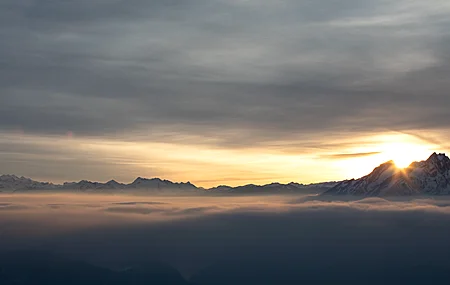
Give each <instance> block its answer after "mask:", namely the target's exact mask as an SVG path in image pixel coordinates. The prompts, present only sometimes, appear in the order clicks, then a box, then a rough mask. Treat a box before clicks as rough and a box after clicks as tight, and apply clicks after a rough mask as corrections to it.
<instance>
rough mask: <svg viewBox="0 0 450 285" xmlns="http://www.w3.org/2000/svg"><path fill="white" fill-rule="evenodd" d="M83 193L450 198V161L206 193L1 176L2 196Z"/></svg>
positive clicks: (142, 183)
mask: <svg viewBox="0 0 450 285" xmlns="http://www.w3.org/2000/svg"><path fill="white" fill-rule="evenodd" d="M33 190H34V191H37V190H41V191H44V190H45V191H47V190H48V191H78V192H79V191H82V192H94V193H97V192H98V193H101V192H124V193H127V192H151V193H174V194H199V193H208V194H217V195H221V194H227V195H230V194H231V195H239V194H247V195H250V194H289V193H316V194H322V195H356V196H405V195H449V194H450V158H448V157H447V156H446V155H445V154H443V153H441V154H437V153H433V154H432V155H431V156H430V157H429V158H428V159H427V160H425V161H420V162H413V163H412V164H411V165H410V166H409V167H407V168H405V169H401V168H398V167H396V165H395V163H394V162H393V161H388V162H386V163H383V164H382V165H380V166H378V167H377V168H375V169H374V170H373V172H372V173H370V174H369V175H366V176H364V177H361V178H359V179H351V180H345V181H341V182H324V183H315V184H299V183H295V182H291V183H288V184H281V183H271V184H266V185H254V184H248V185H244V186H237V187H231V186H226V185H221V186H218V187H214V188H210V189H205V188H201V187H197V186H195V185H194V184H192V183H190V182H186V183H184V182H181V183H179V182H172V181H169V180H163V179H160V178H151V179H148V178H142V177H138V178H136V180H134V181H133V182H132V183H130V184H124V183H119V182H117V181H115V180H111V181H108V182H106V183H101V182H91V181H87V180H82V181H80V182H65V183H63V184H52V183H48V182H39V181H34V180H32V179H30V178H26V177H18V176H15V175H2V176H0V192H25V191H33Z"/></svg>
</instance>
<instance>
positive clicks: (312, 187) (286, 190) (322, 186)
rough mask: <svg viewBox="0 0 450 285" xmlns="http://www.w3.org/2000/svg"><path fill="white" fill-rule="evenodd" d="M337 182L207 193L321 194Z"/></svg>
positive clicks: (226, 188) (220, 188) (225, 188)
mask: <svg viewBox="0 0 450 285" xmlns="http://www.w3.org/2000/svg"><path fill="white" fill-rule="evenodd" d="M337 184H338V182H325V183H315V184H299V183H295V182H291V183H288V184H281V183H270V184H266V185H255V184H248V185H244V186H237V187H230V186H226V185H221V186H218V187H215V188H211V189H209V190H208V191H209V192H211V193H217V194H235V195H239V194H245V195H248V194H294V193H307V192H308V191H311V192H314V193H322V192H323V191H326V190H328V189H330V188H331V187H333V186H335V185H337Z"/></svg>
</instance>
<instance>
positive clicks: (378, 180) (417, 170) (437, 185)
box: [324, 153, 450, 196]
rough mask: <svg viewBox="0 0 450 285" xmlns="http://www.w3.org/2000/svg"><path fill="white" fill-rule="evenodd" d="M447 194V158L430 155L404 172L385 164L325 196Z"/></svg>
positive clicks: (449, 171) (449, 162)
mask: <svg viewBox="0 0 450 285" xmlns="http://www.w3.org/2000/svg"><path fill="white" fill-rule="evenodd" d="M448 194H450V159H449V158H448V157H447V156H446V155H445V154H443V153H440V154H437V153H433V154H432V155H431V156H430V157H429V158H428V159H427V160H425V161H420V162H413V163H411V165H410V166H408V167H407V168H405V169H400V168H398V167H396V166H395V164H394V162H393V161H388V162H386V163H383V164H382V165H380V166H378V167H377V168H375V169H374V170H373V172H372V173H370V174H369V175H367V176H364V177H362V178H359V179H352V180H346V181H342V182H341V183H339V184H337V185H336V186H334V187H333V188H331V189H330V190H328V191H326V192H325V193H324V195H364V196H405V195H448Z"/></svg>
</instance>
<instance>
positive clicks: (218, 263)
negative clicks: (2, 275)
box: [0, 194, 450, 282]
mask: <svg viewBox="0 0 450 285" xmlns="http://www.w3.org/2000/svg"><path fill="white" fill-rule="evenodd" d="M449 237H450V199H448V198H446V197H438V198H432V197H410V198H402V199H400V198H398V199H384V198H358V199H356V198H344V199H340V200H337V199H334V198H330V197H327V198H323V197H319V196H314V195H312V196H267V197H266V196H257V197H205V196H201V197H161V196H159V197H144V196H125V195H94V194H4V195H1V196H0V252H1V251H7V250H9V251H10V250H18V249H20V250H23V249H39V250H51V251H54V252H59V253H64V254H67V255H69V256H71V257H73V258H78V259H83V260H87V261H89V262H91V263H94V264H97V265H102V266H107V267H111V268H124V267H127V266H129V265H130V264H133V263H136V262H147V261H163V262H166V263H169V264H171V265H172V266H174V267H176V268H177V269H178V270H180V271H181V272H182V273H183V274H184V275H185V276H187V277H191V276H194V277H195V276H196V275H199V274H201V272H204V271H205V270H206V271H208V270H209V271H210V272H213V273H211V274H219V275H220V274H222V273H223V272H222V273H221V270H222V271H226V275H227V276H228V278H230V280H231V279H232V278H233V276H235V277H236V276H238V277H236V278H242V274H243V273H242V270H241V269H239V268H245V270H246V272H247V273H246V274H248V275H249V276H250V275H252V274H261V273H260V272H261V270H262V268H265V269H264V270H263V271H267V272H269V271H270V268H272V269H273V270H274V271H275V272H284V271H283V270H288V271H289V270H290V266H291V267H292V266H294V265H295V268H304V269H305V270H307V271H308V272H312V271H314V270H323V269H326V270H331V271H332V272H335V271H336V272H337V271H345V272H352V273H353V274H355V278H357V277H358V278H359V277H361V276H364V274H366V273H367V270H372V269H373V268H378V269H377V270H381V271H383V272H391V271H401V270H405V272H406V270H411V268H416V267H417V268H425V267H427V266H428V267H429V266H431V267H434V266H438V267H439V266H440V267H446V266H448V265H450V246H449ZM238 265H239V266H238ZM295 270H297V269H295ZM233 274H234V275H233ZM280 274H281V273H280ZM286 274H287V275H286ZM286 274H285V275H284V276H288V273H286ZM201 278H204V277H201ZM265 278H266V277H265ZM361 278H362V277H361ZM230 282H231V281H230Z"/></svg>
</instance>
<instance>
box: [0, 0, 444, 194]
mask: <svg viewBox="0 0 450 285" xmlns="http://www.w3.org/2000/svg"><path fill="white" fill-rule="evenodd" d="M0 41H1V43H2V44H1V45H0V173H4V174H7V173H10V174H17V175H24V176H28V177H32V178H34V179H36V180H45V181H53V182H62V181H75V180H81V179H89V180H96V181H107V180H110V179H112V178H114V179H116V180H118V181H122V182H130V181H132V180H134V178H136V177H137V176H142V177H161V178H166V179H170V180H173V181H190V182H192V183H194V184H196V185H199V186H204V187H210V186H215V185H219V184H228V185H242V184H246V183H256V184H263V183H270V182H274V181H278V182H290V181H296V182H301V183H311V182H319V181H330V180H342V179H347V178H353V177H359V176H362V175H365V174H367V173H368V172H370V171H371V170H372V169H373V168H374V167H376V166H377V165H379V164H380V163H383V162H384V161H387V160H390V159H394V160H396V161H397V162H398V163H399V164H401V165H402V166H404V165H406V164H407V163H409V162H411V161H413V160H421V159H426V158H427V157H428V156H429V155H430V154H431V153H432V152H433V151H439V152H445V151H447V150H448V149H450V147H449V143H448V141H449V138H450V127H449V126H450V112H448V106H450V96H449V94H448V92H449V90H450V88H449V87H450V81H449V80H448V78H450V2H448V1H445V0H430V1H419V0H396V1H393V0H392V1H388V0H340V1H337V0H336V1H331V0H330V1H312V0H311V1H306V0H277V1H268V0H259V1H254V0H226V1H225V0H208V1H206V0H204V1H202V0H191V1H185V0H153V1H145V0H127V1H124V0H77V1H61V0H58V1H57V0H2V1H1V3H0Z"/></svg>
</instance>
